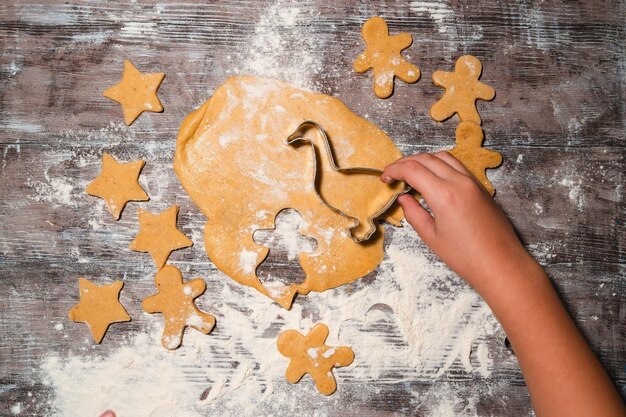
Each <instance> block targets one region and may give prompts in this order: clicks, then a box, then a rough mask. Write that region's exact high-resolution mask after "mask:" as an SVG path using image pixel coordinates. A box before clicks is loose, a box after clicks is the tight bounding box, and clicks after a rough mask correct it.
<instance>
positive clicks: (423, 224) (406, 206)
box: [398, 194, 435, 244]
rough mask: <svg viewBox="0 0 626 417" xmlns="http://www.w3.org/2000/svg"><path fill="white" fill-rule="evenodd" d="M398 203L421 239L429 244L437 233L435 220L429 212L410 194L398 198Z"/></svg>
mask: <svg viewBox="0 0 626 417" xmlns="http://www.w3.org/2000/svg"><path fill="white" fill-rule="evenodd" d="M398 203H399V204H400V206H401V207H402V210H403V211H404V217H405V218H406V221H408V222H409V224H410V225H411V227H413V229H414V230H415V231H416V232H417V234H418V235H419V237H420V238H422V240H423V241H424V242H425V243H426V244H428V242H429V241H430V239H431V237H432V236H433V234H434V232H435V219H433V217H432V216H431V215H430V213H429V212H428V211H426V209H425V208H424V207H422V205H421V204H420V203H419V202H418V201H417V200H416V199H415V197H414V196H412V195H410V194H405V195H402V196H400V197H398Z"/></svg>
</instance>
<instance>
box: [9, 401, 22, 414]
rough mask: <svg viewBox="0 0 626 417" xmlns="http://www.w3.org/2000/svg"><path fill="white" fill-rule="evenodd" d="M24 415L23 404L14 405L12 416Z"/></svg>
mask: <svg viewBox="0 0 626 417" xmlns="http://www.w3.org/2000/svg"><path fill="white" fill-rule="evenodd" d="M21 413H22V404H21V403H17V404H14V405H13V406H12V407H11V414H13V415H14V416H16V415H18V414H21Z"/></svg>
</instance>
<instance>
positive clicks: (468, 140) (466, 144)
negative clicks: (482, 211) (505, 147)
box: [448, 122, 502, 195]
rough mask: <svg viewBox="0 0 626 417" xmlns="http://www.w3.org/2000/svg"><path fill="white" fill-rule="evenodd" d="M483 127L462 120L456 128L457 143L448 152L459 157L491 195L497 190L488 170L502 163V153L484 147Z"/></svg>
mask: <svg viewBox="0 0 626 417" xmlns="http://www.w3.org/2000/svg"><path fill="white" fill-rule="evenodd" d="M483 139H484V135H483V129H482V128H481V127H480V126H479V125H477V124H476V123H472V122H461V123H459V125H458V126H457V128H456V145H455V146H454V148H452V149H450V150H449V151H448V152H450V153H451V154H452V156H454V157H455V158H456V159H458V160H459V161H460V162H461V163H462V164H463V166H465V168H467V170H468V171H469V172H471V173H472V175H473V176H474V177H476V179H478V181H479V182H480V183H481V184H482V186H483V187H484V188H485V190H487V192H488V193H489V194H491V195H494V194H495V193H496V190H495V189H494V188H493V185H491V182H490V181H489V178H487V174H486V172H485V171H486V170H487V169H488V168H496V167H498V166H499V165H500V164H501V163H502V155H500V153H498V152H496V151H492V150H489V149H485V148H483V147H482V143H483Z"/></svg>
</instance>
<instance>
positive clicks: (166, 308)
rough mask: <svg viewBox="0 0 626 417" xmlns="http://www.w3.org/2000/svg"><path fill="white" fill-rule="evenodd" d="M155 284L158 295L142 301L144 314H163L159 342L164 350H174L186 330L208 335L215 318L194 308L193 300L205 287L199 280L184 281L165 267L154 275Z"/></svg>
mask: <svg viewBox="0 0 626 417" xmlns="http://www.w3.org/2000/svg"><path fill="white" fill-rule="evenodd" d="M154 282H155V284H156V286H157V289H158V292H157V293H156V294H155V295H152V296H150V297H148V298H146V299H144V300H143V303H142V304H141V306H142V308H143V310H144V311H145V312H146V313H162V314H163V317H164V319H165V329H164V330H163V336H162V337H161V343H162V344H163V347H165V348H166V349H170V350H171V349H176V348H177V347H179V346H180V344H181V343H182V340H183V333H184V331H185V327H187V326H190V327H193V328H194V329H196V330H198V331H200V332H202V333H204V334H209V332H210V331H211V330H212V329H213V326H215V317H214V316H212V315H211V314H208V313H205V312H204V311H201V310H200V309H198V307H196V304H195V303H194V299H196V298H198V297H199V296H201V295H202V293H204V291H205V290H206V284H205V283H204V280H203V279H202V278H196V279H193V280H191V281H188V282H183V274H182V273H181V272H180V270H179V269H178V268H176V267H175V266H172V265H166V266H164V267H163V268H161V269H160V270H159V272H157V274H156V276H155V277H154Z"/></svg>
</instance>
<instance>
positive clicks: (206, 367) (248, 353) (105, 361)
mask: <svg viewBox="0 0 626 417" xmlns="http://www.w3.org/2000/svg"><path fill="white" fill-rule="evenodd" d="M410 7H411V9H412V10H413V11H414V12H418V13H428V14H429V15H430V16H431V18H432V19H433V20H434V21H435V22H436V24H437V27H438V30H439V32H441V33H445V32H447V31H448V29H449V27H448V25H449V24H451V23H452V22H451V17H452V15H453V11H452V9H451V8H450V7H449V6H448V5H447V4H445V3H443V2H440V1H413V2H411V4H410ZM162 9H163V7H159V6H157V13H160V12H161V10H162ZM315 13H317V12H313V11H311V9H310V8H307V7H305V5H304V3H296V2H290V1H287V0H278V1H275V2H274V3H273V4H271V5H269V6H268V7H267V8H266V10H265V11H264V13H263V14H262V15H261V16H260V18H259V20H258V22H257V23H256V29H255V32H254V34H253V36H252V37H251V38H250V39H249V40H248V43H247V44H248V47H247V48H246V49H245V51H244V52H243V56H242V57H241V58H242V59H241V60H239V62H240V67H239V69H238V72H239V73H241V74H250V73H251V74H257V75H261V76H269V77H274V78H279V79H283V80H286V81H289V82H291V83H293V84H295V85H297V86H299V87H302V88H309V89H319V88H318V87H319V86H318V85H316V83H315V82H314V81H313V80H315V79H317V78H318V77H319V76H320V74H323V73H324V65H323V59H322V58H321V53H322V52H323V51H324V50H325V49H326V40H325V37H324V35H323V34H320V33H312V32H311V30H310V29H311V26H310V22H311V19H312V18H314V17H315ZM61 17H63V16H60V17H59V18H61ZM55 19H56V17H55ZM157 30H158V27H157V26H156V24H155V23H154V22H131V21H128V22H124V23H123V26H122V35H124V36H126V37H129V36H132V37H135V36H139V35H146V34H150V33H153V32H156V31H157ZM100 39H101V38H100V35H94V38H93V39H91V38H89V39H88V38H85V39H82V38H81V39H76V42H99V41H100ZM294 51H297V54H294ZM278 110H279V109H278ZM66 134H67V135H69V136H76V137H77V139H78V138H80V139H82V141H83V142H91V141H93V142H103V143H107V144H108V145H109V146H111V147H113V146H116V145H120V144H121V143H123V142H126V141H132V142H137V140H136V138H135V137H134V133H133V131H132V130H129V129H127V128H126V127H125V126H124V125H123V124H122V123H117V124H114V123H111V124H110V125H109V126H107V127H106V128H104V129H102V130H100V131H94V132H87V133H84V132H73V131H68V132H67V133H66ZM257 139H258V140H259V141H262V139H263V138H257ZM228 143H229V141H228V140H226V139H225V140H224V143H223V145H225V146H227V145H228ZM173 146H174V145H173V143H171V144H168V145H167V146H165V147H163V146H160V145H158V146H157V144H150V143H149V142H147V143H146V144H145V149H146V155H144V157H147V158H148V159H159V158H156V156H162V154H163V153H164V152H168V151H171V150H172V149H173ZM153 157H154V158H153ZM89 160H90V161H92V163H98V160H97V159H96V158H90V159H89ZM83 166H84V164H83ZM173 175H174V174H173V172H172V171H171V168H170V167H168V169H167V170H165V168H164V169H163V170H160V171H159V170H155V171H154V172H153V175H152V177H150V179H148V181H170V180H171V178H173ZM71 178H72V177H71V176H67V177H65V176H63V177H52V176H49V175H48V173H47V171H46V176H45V181H37V180H30V181H29V184H28V185H29V186H30V187H31V188H32V189H33V190H34V191H35V194H34V195H32V196H31V198H32V199H35V200H37V201H45V202H49V203H54V204H60V205H64V206H67V207H76V204H78V203H77V202H76V198H75V197H76V194H77V193H82V190H83V189H84V186H85V185H86V182H87V180H89V179H84V182H85V183H84V184H83V183H82V182H80V181H77V180H73V179H71ZM80 178H82V177H80ZM165 188H166V187H157V186H155V187H154V189H165ZM150 195H151V197H153V194H152V193H151V194H150ZM160 197H161V196H160V195H156V196H155V197H154V198H153V200H155V201H158V200H159V199H160ZM99 210H100V213H99V214H98V216H97V218H101V217H102V216H104V215H106V213H105V212H104V211H103V210H102V207H100V209H99ZM265 216H266V214H265V213H259V218H260V219H262V218H265ZM287 216H288V217H287V219H286V221H285V222H282V223H283V224H285V228H284V229H283V228H282V226H281V227H279V228H277V229H276V230H275V232H276V233H275V235H276V237H275V239H276V243H277V245H279V246H282V247H283V248H284V250H285V251H286V252H287V253H288V257H289V259H295V257H296V256H297V254H298V253H300V252H303V251H309V250H314V248H313V245H312V244H311V242H310V241H306V240H305V241H302V240H300V239H297V238H294V237H293V234H292V235H288V234H287V228H286V226H288V225H290V226H294V225H296V224H299V223H297V222H298V221H299V219H297V218H296V217H295V216H293V215H289V214H287ZM95 219H96V217H93V218H91V219H90V220H89V225H90V226H91V227H92V228H93V230H94V231H97V230H98V229H100V227H101V225H102V223H101V222H100V221H99V220H98V221H96V220H95ZM279 225H280V223H279ZM313 227H314V226H313ZM194 235H195V231H194ZM388 237H389V239H388V241H387V243H386V245H387V248H386V255H385V259H384V261H383V263H382V264H381V266H380V267H379V268H378V269H377V271H376V272H375V273H374V276H373V277H370V278H367V279H364V280H359V281H357V282H356V283H355V284H353V285H348V286H344V287H340V288H338V289H335V290H329V291H326V292H324V293H321V294H318V293H310V294H309V295H307V296H303V297H299V298H298V299H297V300H296V303H295V304H294V306H293V308H292V309H291V310H284V309H282V308H281V307H280V306H278V305H277V304H275V303H273V302H272V301H271V300H269V299H268V298H267V297H264V296H262V295H260V294H258V293H256V292H254V291H249V292H248V291H243V292H242V288H241V286H239V285H237V284H235V283H233V282H232V281H231V280H230V279H228V278H227V277H225V276H224V275H223V274H221V273H220V272H219V271H216V270H214V269H212V271H213V272H211V274H212V275H211V274H208V275H206V274H205V277H206V278H207V280H208V281H210V282H212V283H214V285H215V286H217V288H218V291H217V293H213V294H211V298H210V300H207V302H206V303H207V305H206V308H205V309H206V310H207V311H208V312H210V313H212V314H215V315H216V316H217V320H218V325H217V327H216V329H215V330H214V331H213V332H212V333H211V334H210V335H208V336H207V335H204V334H201V333H200V332H198V331H188V332H187V333H186V334H185V338H184V342H183V346H182V347H181V348H179V349H177V350H174V351H168V350H166V349H164V348H163V347H162V345H161V341H160V337H161V331H162V327H161V326H162V318H161V317H158V316H152V315H147V317H145V318H144V319H145V321H147V322H148V323H149V324H148V325H144V326H141V325H140V327H143V328H141V329H140V330H138V332H137V333H136V335H135V336H133V337H132V338H131V339H130V340H128V342H127V343H126V344H125V345H123V346H121V347H118V348H114V349H112V350H111V351H109V352H108V353H106V354H99V353H98V351H96V350H90V349H86V350H84V351H82V352H80V353H62V354H51V355H50V356H48V357H46V358H43V359H42V362H41V368H40V374H41V375H40V376H41V378H42V379H43V381H44V382H45V383H46V384H47V385H48V386H49V387H50V388H51V390H52V394H53V395H52V399H51V406H52V408H53V410H52V411H53V414H54V415H58V416H64V417H66V416H67V417H73V416H76V417H84V416H98V415H100V413H102V412H103V411H104V410H107V409H112V410H115V412H116V413H117V415H118V416H133V417H142V416H145V417H172V416H173V417H176V416H181V417H182V416H184V417H196V416H204V415H211V414H215V415H222V416H230V415H233V416H234V415H236V416H247V415H249V416H257V415H275V416H281V415H293V414H294V410H295V411H297V410H300V412H301V413H305V414H306V412H307V411H308V412H309V413H310V411H311V410H316V412H317V413H318V414H319V415H325V414H326V413H327V412H328V411H327V410H333V409H334V408H333V407H337V406H338V403H337V401H339V398H338V396H337V395H336V396H333V397H332V398H321V396H319V394H318V393H317V391H316V390H315V388H314V386H313V384H312V382H311V380H310V378H308V377H305V378H304V379H303V381H302V382H300V383H299V384H298V385H295V386H294V385H291V384H289V383H287V382H286V381H285V377H284V372H285V369H286V366H287V364H288V360H287V359H286V358H284V357H282V356H281V355H280V353H279V352H278V350H277V348H276V338H277V336H278V333H279V332H280V331H283V330H286V329H296V330H299V331H301V332H303V333H306V332H308V331H309V330H310V329H311V327H312V326H313V325H314V324H315V323H317V322H323V323H325V324H327V325H328V326H329V329H330V332H331V333H330V335H329V339H328V341H327V344H328V345H331V346H337V345H339V344H341V345H349V346H351V347H352V349H353V350H354V351H355V354H356V359H355V361H354V363H353V364H352V365H350V366H348V367H345V368H341V369H339V370H338V371H337V372H336V377H337V380H338V387H339V388H338V390H339V391H340V393H341V392H342V391H348V390H353V392H351V393H349V394H350V396H351V397H353V398H358V397H359V396H361V397H362V399H363V400H366V399H367V398H368V397H369V396H373V395H376V394H377V392H376V391H375V390H377V389H379V388H376V387H380V384H388V385H389V386H390V387H391V388H394V387H395V386H396V384H404V383H407V382H420V381H425V382H428V383H430V384H432V385H433V392H432V393H430V392H428V393H426V394H425V395H423V396H421V395H420V396H417V394H416V398H415V399H414V401H413V403H414V404H415V407H416V409H419V410H420V415H424V416H426V417H450V416H453V415H463V416H466V415H467V416H469V415H478V411H477V405H476V404H477V403H478V399H479V398H480V396H481V395H489V392H488V390H487V389H485V390H483V391H477V392H474V393H472V395H471V396H470V397H468V398H463V399H461V398H459V396H458V394H457V391H456V388H455V386H453V385H450V384H448V383H446V382H443V383H442V382H439V381H438V380H437V379H438V378H440V377H441V376H443V375H446V373H447V372H448V371H449V370H451V369H454V370H455V372H466V373H469V374H474V375H476V376H478V377H488V376H490V374H491V372H492V368H493V360H492V359H491V354H490V348H489V344H488V340H493V339H494V338H495V337H496V336H495V335H496V333H497V332H498V329H499V326H498V324H497V322H496V321H495V319H494V317H493V316H492V315H491V313H490V311H489V309H488V308H487V306H486V305H485V304H484V302H482V300H480V298H479V297H478V296H477V295H476V294H475V293H474V292H473V291H472V290H471V289H470V288H469V287H468V286H467V285H465V284H464V283H462V282H461V281H460V279H459V278H458V277H456V276H455V275H454V274H453V273H452V272H450V271H449V270H448V269H447V268H446V267H445V266H444V265H443V264H441V263H439V262H437V261H434V260H433V259H432V257H431V255H429V252H428V250H427V248H426V247H425V246H424V245H423V244H421V243H420V242H419V241H418V239H417V238H416V237H415V234H414V232H413V231H412V230H411V228H410V227H408V226H406V225H405V227H404V228H400V229H393V230H392V231H391V232H390V233H389V236H388ZM195 240H197V239H195V238H194V241H195ZM116 243H120V242H112V244H116ZM120 244H121V243H120ZM256 259H257V253H255V252H251V251H245V250H244V251H242V252H240V253H239V260H240V268H241V269H242V270H243V271H244V272H245V273H252V272H254V266H255V263H256ZM205 263H206V262H205ZM218 300H219V301H218ZM192 321H193V319H192ZM140 324H141V321H140ZM55 329H57V330H59V329H58V328H57V327H56V326H55ZM390 335H393V338H390ZM173 342H174V341H172V344H174V343H173ZM317 354H318V352H315V355H317ZM326 354H328V355H331V354H332V353H331V350H329V351H327V352H325V355H326ZM347 379H349V380H351V381H354V382H357V384H347V383H345V381H346V380H347ZM368 382H376V384H375V385H376V387H374V384H371V386H372V388H363V386H365V387H368V386H369V385H370V384H368ZM403 389H404V388H403ZM340 393H339V394H340ZM86 398H87V399H88V400H85V399H86ZM460 404H461V405H463V407H464V408H462V409H461V411H462V412H459V407H460V406H461V405H460ZM15 407H20V405H19V404H16V405H15V406H13V408H12V409H11V411H12V412H13V413H14V414H18V413H19V412H21V408H19V409H18V412H15V411H14V409H16V408H15Z"/></svg>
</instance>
